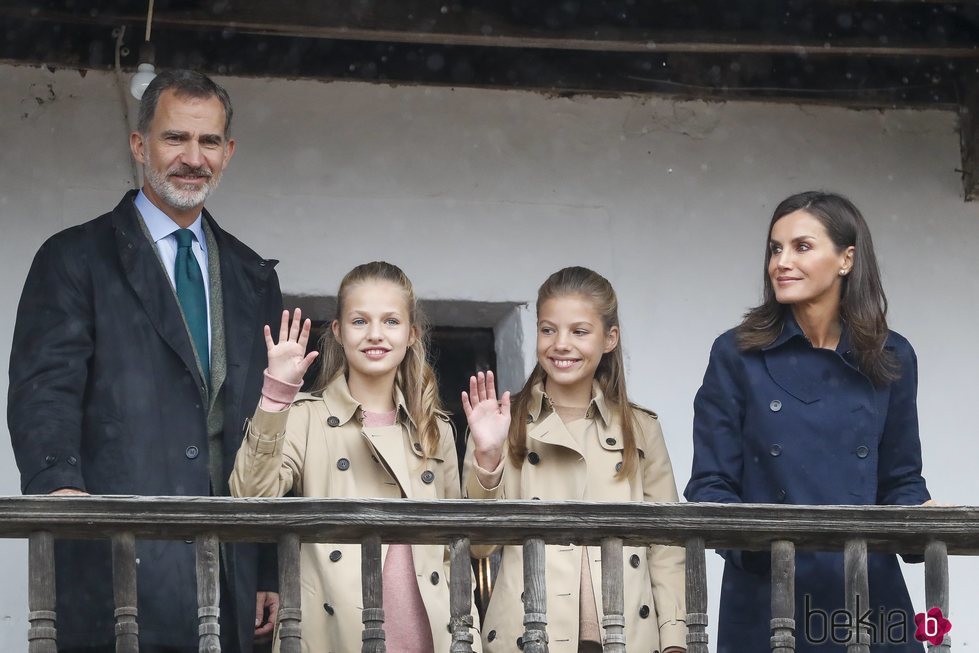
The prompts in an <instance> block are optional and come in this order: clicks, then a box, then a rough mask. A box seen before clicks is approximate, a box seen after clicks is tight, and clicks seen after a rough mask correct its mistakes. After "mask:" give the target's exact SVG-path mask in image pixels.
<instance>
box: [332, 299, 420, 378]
mask: <svg viewBox="0 0 979 653" xmlns="http://www.w3.org/2000/svg"><path fill="white" fill-rule="evenodd" d="M408 311H409V308H408V302H407V300H406V298H405V293H404V290H402V289H401V288H399V287H398V285H397V284H394V283H392V282H390V281H365V282H363V283H358V284H356V285H354V286H352V287H351V288H350V289H349V290H348V291H347V292H346V296H345V297H344V302H343V314H342V315H341V316H340V318H339V319H337V320H334V321H333V336H334V337H335V338H336V339H337V340H338V341H339V342H340V345H341V346H342V347H343V353H344V356H345V357H346V359H347V368H348V370H349V373H350V375H352V376H356V375H359V376H362V377H373V378H376V377H379V376H385V375H390V376H391V378H392V380H393V378H394V375H395V374H396V373H397V371H398V366H399V365H400V364H401V361H403V360H404V358H405V355H406V354H407V352H408V347H410V346H411V345H412V344H413V343H414V341H415V329H414V328H413V327H412V325H411V323H410V321H409V315H408Z"/></svg>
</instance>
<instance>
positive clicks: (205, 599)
mask: <svg viewBox="0 0 979 653" xmlns="http://www.w3.org/2000/svg"><path fill="white" fill-rule="evenodd" d="M219 544H220V543H219V542H218V537H217V535H210V534H205V535H200V536H198V537H197V621H198V626H197V632H198V636H199V637H200V643H199V644H198V650H199V651H200V653H221V625H220V624H219V622H218V618H219V617H220V616H221V583H220V577H219V576H218V571H219V569H220V568H221V559H220V558H221V556H220V553H219Z"/></svg>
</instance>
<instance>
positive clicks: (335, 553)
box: [330, 549, 343, 562]
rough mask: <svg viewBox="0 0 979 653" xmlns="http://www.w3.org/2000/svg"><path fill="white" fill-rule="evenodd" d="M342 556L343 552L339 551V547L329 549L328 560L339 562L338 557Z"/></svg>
mask: <svg viewBox="0 0 979 653" xmlns="http://www.w3.org/2000/svg"><path fill="white" fill-rule="evenodd" d="M342 557H343V554H342V553H340V549H334V550H332V551H330V562H339V561H340V558H342Z"/></svg>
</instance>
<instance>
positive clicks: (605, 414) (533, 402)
mask: <svg viewBox="0 0 979 653" xmlns="http://www.w3.org/2000/svg"><path fill="white" fill-rule="evenodd" d="M545 400H547V401H550V400H551V399H550V397H548V396H547V394H546V393H545V392H544V384H543V383H535V384H534V386H533V388H531V390H530V405H529V406H528V409H529V411H530V417H531V419H533V421H535V422H536V421H537V420H539V419H540V414H541V411H542V410H543V408H544V401H545ZM593 408H594V409H595V410H597V411H598V414H599V415H601V417H602V421H603V422H605V424H606V425H608V424H609V423H611V421H612V419H611V412H610V411H609V406H608V402H606V401H605V394H604V393H603V392H602V389H601V387H599V385H598V382H597V381H592V384H591V401H590V402H589V403H588V410H589V412H592V409H593Z"/></svg>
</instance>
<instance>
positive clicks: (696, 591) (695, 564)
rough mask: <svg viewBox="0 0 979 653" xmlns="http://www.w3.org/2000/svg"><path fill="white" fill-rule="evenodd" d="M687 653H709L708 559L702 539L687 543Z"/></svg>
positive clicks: (691, 540)
mask: <svg viewBox="0 0 979 653" xmlns="http://www.w3.org/2000/svg"><path fill="white" fill-rule="evenodd" d="M684 585H685V586H686V587H685V595H686V603H687V653H708V651H709V650H710V649H709V647H708V646H707V644H708V639H709V637H708V635H707V558H706V555H705V552H704V539H703V538H702V537H694V538H690V539H689V540H687V542H686V580H685V583H684Z"/></svg>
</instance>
